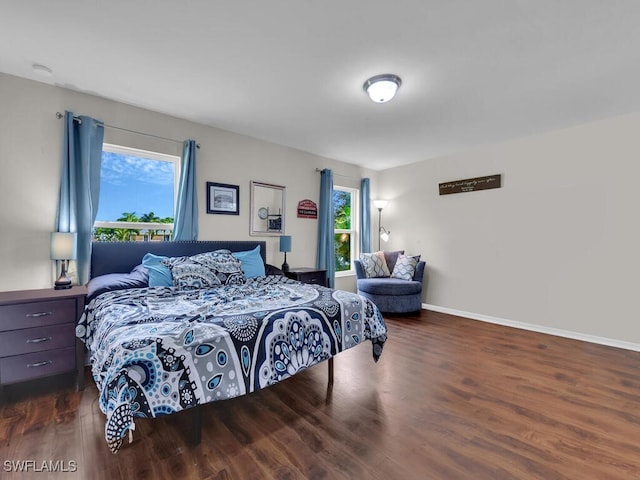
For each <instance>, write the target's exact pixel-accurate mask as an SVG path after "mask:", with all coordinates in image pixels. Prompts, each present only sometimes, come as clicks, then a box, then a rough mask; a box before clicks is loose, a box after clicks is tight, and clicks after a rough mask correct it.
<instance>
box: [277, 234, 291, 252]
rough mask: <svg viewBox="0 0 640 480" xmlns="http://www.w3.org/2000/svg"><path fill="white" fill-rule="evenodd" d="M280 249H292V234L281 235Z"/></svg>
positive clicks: (288, 250) (284, 250)
mask: <svg viewBox="0 0 640 480" xmlns="http://www.w3.org/2000/svg"><path fill="white" fill-rule="evenodd" d="M280 251H281V252H290V251H291V235H282V236H281V237H280Z"/></svg>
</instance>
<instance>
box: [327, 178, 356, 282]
mask: <svg viewBox="0 0 640 480" xmlns="http://www.w3.org/2000/svg"><path fill="white" fill-rule="evenodd" d="M333 212H334V218H335V224H334V229H333V234H334V241H335V249H336V275H337V276H340V275H341V274H342V275H345V274H352V273H353V271H354V267H353V260H354V259H355V258H356V256H357V254H358V244H359V242H358V190H356V189H354V188H347V187H334V188H333Z"/></svg>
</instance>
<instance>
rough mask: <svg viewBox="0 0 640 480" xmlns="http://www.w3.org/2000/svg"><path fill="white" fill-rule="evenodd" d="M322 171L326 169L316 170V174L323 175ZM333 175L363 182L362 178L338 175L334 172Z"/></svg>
mask: <svg viewBox="0 0 640 480" xmlns="http://www.w3.org/2000/svg"><path fill="white" fill-rule="evenodd" d="M322 170H324V168H316V172H318V173H321V172H322ZM333 174H334V175H336V176H338V177H344V178H350V179H351V180H362V178H360V177H353V176H351V175H343V174H341V173H336V172H333Z"/></svg>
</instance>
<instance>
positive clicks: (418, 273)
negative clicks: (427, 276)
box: [413, 261, 426, 282]
mask: <svg viewBox="0 0 640 480" xmlns="http://www.w3.org/2000/svg"><path fill="white" fill-rule="evenodd" d="M425 266H426V262H424V261H420V262H418V264H417V265H416V270H415V272H414V273H413V281H414V282H422V277H423V276H424V267H425Z"/></svg>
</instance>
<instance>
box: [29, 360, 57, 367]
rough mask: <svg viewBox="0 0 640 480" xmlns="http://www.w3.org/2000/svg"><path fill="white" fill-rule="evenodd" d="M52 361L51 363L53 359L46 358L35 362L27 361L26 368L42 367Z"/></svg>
mask: <svg viewBox="0 0 640 480" xmlns="http://www.w3.org/2000/svg"><path fill="white" fill-rule="evenodd" d="M52 363H53V360H47V361H45V362H37V363H27V368H34V367H44V366H45V365H50V364H52Z"/></svg>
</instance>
